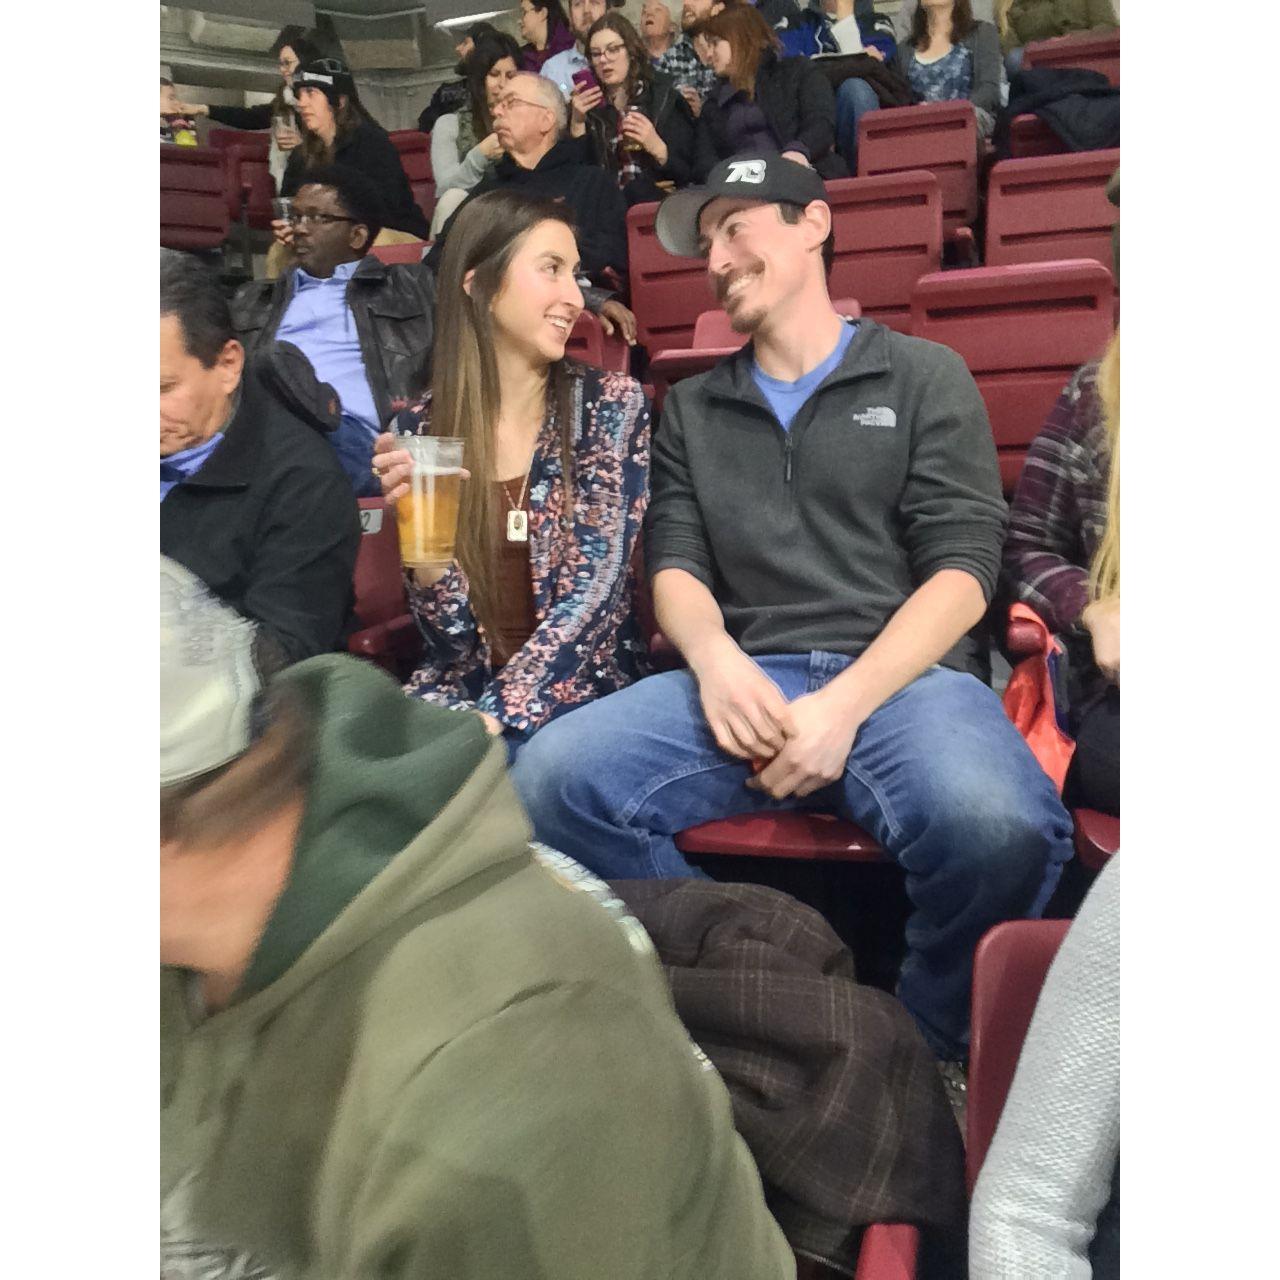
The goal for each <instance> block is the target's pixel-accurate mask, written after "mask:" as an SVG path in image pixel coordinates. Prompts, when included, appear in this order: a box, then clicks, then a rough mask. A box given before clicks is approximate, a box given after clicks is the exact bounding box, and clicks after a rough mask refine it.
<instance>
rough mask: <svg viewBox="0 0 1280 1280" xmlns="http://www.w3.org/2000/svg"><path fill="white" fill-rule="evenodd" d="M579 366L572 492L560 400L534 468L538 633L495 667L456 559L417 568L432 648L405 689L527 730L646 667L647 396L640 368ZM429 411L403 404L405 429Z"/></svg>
mask: <svg viewBox="0 0 1280 1280" xmlns="http://www.w3.org/2000/svg"><path fill="white" fill-rule="evenodd" d="M573 368H574V372H575V375H576V376H575V380H574V403H575V406H576V412H575V418H576V426H575V431H574V438H573V443H574V463H575V466H574V473H575V474H574V478H573V492H572V494H566V489H565V482H564V476H563V474H562V468H561V464H560V449H559V442H558V439H557V435H558V431H557V427H556V423H555V414H554V411H549V412H548V414H547V418H546V420H545V421H544V422H543V425H542V433H541V435H539V437H538V442H537V445H536V447H535V449H534V454H533V465H532V468H531V470H530V472H529V567H530V572H531V574H532V578H533V605H534V616H535V618H536V621H537V626H536V628H535V630H534V632H533V635H532V636H530V637H529V640H528V641H527V642H526V643H525V644H524V645H523V646H522V647H521V648H520V649H518V650H517V651H516V652H515V653H514V654H512V655H511V657H510V658H509V659H508V661H507V662H506V664H505V665H504V666H503V667H502V668H501V670H499V671H497V672H495V671H494V670H493V666H492V663H491V658H490V649H489V641H488V639H487V637H486V636H485V634H484V631H483V629H482V628H481V627H480V626H479V625H478V624H477V622H476V620H475V618H474V616H473V615H472V613H471V608H470V605H469V603H468V596H469V586H468V583H467V576H466V574H465V573H464V572H463V570H462V568H461V566H460V565H459V564H458V562H457V561H456V560H455V561H454V562H453V563H452V564H451V565H450V566H449V569H448V570H447V571H446V573H445V574H444V576H443V577H442V578H441V579H440V580H439V581H438V582H436V583H433V584H432V585H431V586H429V587H425V588H424V587H419V586H418V585H417V584H416V583H415V582H414V581H413V579H412V576H410V577H409V607H410V610H411V611H412V613H413V616H414V618H415V619H416V620H417V623H418V629H419V630H420V631H421V632H422V636H423V640H424V642H425V651H424V655H423V661H422V665H421V666H420V667H419V668H418V669H417V670H416V671H415V672H414V673H413V675H412V676H411V677H410V678H409V680H408V682H407V683H406V684H405V692H406V693H410V694H413V695H415V696H416V697H419V698H422V699H423V700H424V701H428V702H434V703H439V704H441V705H443V706H449V707H457V708H466V709H474V710H479V711H486V712H488V713H489V714H490V715H492V716H494V717H495V718H496V719H498V720H499V721H500V722H501V723H502V724H503V725H504V726H506V727H507V728H509V729H515V730H517V731H520V732H523V733H532V732H533V731H534V730H536V729H540V728H541V727H542V726H543V725H544V724H547V723H548V722H549V721H551V720H553V719H555V717H556V716H558V715H563V714H564V713H565V712H566V711H571V710H572V709H573V708H574V707H576V706H578V705H580V704H581V703H584V702H590V701H592V700H593V699H595V698H603V697H604V696H605V695H606V694H609V693H613V692H614V691H615V690H618V689H621V688H623V687H624V686H626V685H628V684H630V683H631V682H632V681H633V680H635V679H637V678H638V677H639V676H640V675H642V674H644V672H645V670H646V668H645V665H644V664H645V649H644V637H643V635H642V634H641V628H640V626H639V625H638V621H637V616H636V608H635V597H636V573H635V565H634V564H633V562H632V557H633V553H634V552H635V550H636V546H637V542H638V539H639V537H640V528H641V525H642V524H643V523H644V514H645V509H646V508H647V506H648V503H649V403H648V400H647V398H646V396H645V394H644V392H643V391H642V390H641V387H640V384H639V383H638V382H636V380H635V379H634V378H629V377H627V376H626V375H625V374H620V373H605V372H603V371H602V370H599V369H595V368H592V367H590V366H584V365H573ZM429 418H430V401H429V399H428V400H424V401H421V402H419V403H418V404H415V405H411V406H410V407H409V408H407V409H406V410H404V411H403V412H402V413H401V414H400V416H399V419H398V420H397V425H398V429H399V430H400V431H402V432H411V433H414V434H424V433H425V432H426V431H427V429H428V426H427V424H428V421H429Z"/></svg>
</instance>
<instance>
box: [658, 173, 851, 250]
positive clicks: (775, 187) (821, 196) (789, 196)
mask: <svg viewBox="0 0 1280 1280" xmlns="http://www.w3.org/2000/svg"><path fill="white" fill-rule="evenodd" d="M717 196H736V197H738V198H740V199H744V200H759V201H760V202H761V203H763V204H795V205H799V206H800V207H801V208H802V209H803V208H804V207H805V206H806V205H808V204H811V203H812V202H813V201H814V200H825V199H826V198H827V189H826V187H825V186H824V185H823V182H822V179H821V178H820V177H819V176H818V175H817V173H815V172H814V171H813V170H812V169H810V168H809V166H808V165H803V164H797V163H796V162H795V161H794V160H784V159H783V158H782V157H781V156H780V155H776V154H774V155H742V156H731V157H730V158H729V159H728V160H722V161H721V162H720V163H719V164H718V165H716V167H715V168H714V169H712V170H711V172H710V174H708V176H707V183H706V186H703V187H689V188H687V189H686V190H684V191H677V192H675V193H673V194H672V195H669V196H668V197H667V198H666V199H665V200H664V201H663V202H662V203H661V204H660V205H659V206H658V218H657V223H656V228H655V229H656V230H657V233H658V240H659V242H660V243H661V245H662V247H663V248H664V249H665V250H666V251H667V252H668V253H674V254H675V255H676V256H677V257H679V258H702V257H705V256H706V255H705V254H704V253H703V252H702V250H701V248H700V247H699V245H698V218H699V217H700V216H701V214H702V211H703V209H705V208H706V207H707V205H709V204H710V203H711V201H712V200H714V199H715V198H716V197H717Z"/></svg>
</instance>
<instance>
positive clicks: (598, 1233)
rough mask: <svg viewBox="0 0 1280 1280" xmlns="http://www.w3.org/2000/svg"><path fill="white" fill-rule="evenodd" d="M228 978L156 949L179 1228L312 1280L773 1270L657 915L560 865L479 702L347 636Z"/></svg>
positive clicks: (740, 1155) (742, 1278)
mask: <svg viewBox="0 0 1280 1280" xmlns="http://www.w3.org/2000/svg"><path fill="white" fill-rule="evenodd" d="M279 678H280V679H281V680H284V681H287V682H288V683H289V684H290V685H291V686H292V687H293V688H294V689H295V690H296V691H297V692H298V693H299V694H300V695H301V696H302V698H303V700H304V702H305V704H306V705H307V707H308V709H309V710H310V712H311V714H312V716H313V718H314V728H315V733H316V743H317V750H316V768H315V773H314V776H313V780H312V783H311V786H310V790H309V793H308V796H307V802H306V807H305V814H304V817H303V821H302V827H301V829H300V832H299V836H298V840H297V847H296V851H295V860H294V865H293V869H292V871H291V874H290V878H289V881H288V883H287V885H286V887H285V889H284V891H283V893H282V894H281V897H280V899H279V901H278V903H277V905H276V908H275V910H274V912H273V914H272V916H271V919H270V921H269V922H268V925H267V927H266V930H265V932H264V934H263V936H262V939H261V941H260V943H259V946H258V949H257V952H256V954H255V956H254V958H253V960H252V963H251V966H250V969H249V972H248V974H247V975H246V978H245V981H244V983H243V985H242V988H241V990H240V991H239V992H238V993H237V995H236V998H235V999H234V1000H233V1001H232V1002H231V1003H230V1005H229V1006H228V1007H227V1008H226V1009H224V1010H223V1011H221V1012H218V1013H216V1014H214V1015H212V1016H211V1017H208V1018H204V1019H202V1018H200V1016H199V1015H198V1013H197V1012H196V1010H195V1008H194V1004H195V1002H194V1001H193V1000H192V998H191V990H192V982H191V976H190V975H189V974H187V973H185V972H182V971H178V970H173V969H169V970H162V979H161V991H162V997H161V1100H162V1111H161V1148H162V1161H161V1163H162V1195H163V1196H164V1197H166V1199H167V1202H168V1204H169V1205H170V1206H172V1205H173V1204H175V1203H177V1204H180V1205H181V1213H182V1216H183V1222H182V1228H183V1233H184V1235H185V1238H186V1239H188V1240H194V1241H202V1242H205V1243H206V1244H208V1245H211V1246H219V1247H225V1248H228V1249H233V1250H247V1251H250V1252H251V1253H252V1254H253V1255H254V1256H255V1257H256V1258H257V1259H258V1260H259V1261H260V1262H261V1263H262V1264H263V1265H264V1266H265V1267H266V1268H268V1269H269V1270H270V1271H271V1272H272V1274H274V1275H277V1276H280V1277H303V1276H305V1277H309V1278H310V1277H315V1278H323V1280H364V1278H365V1277H368V1278H369V1280H373V1278H374V1277H378V1278H379V1280H397V1278H399V1277H411V1276H412V1277H432V1278H433V1280H478V1278H480V1277H493V1278H494V1280H499V1278H501V1280H579V1278H580V1280H632V1278H634V1280H641V1278H644V1280H678V1278H680V1277H688V1278H689V1280H715V1278H717V1277H723V1280H757V1278H759V1280H766V1278H767V1280H782V1278H790V1277H793V1276H794V1274H795V1264H794V1260H793V1258H792V1255H791V1252H790V1250H789V1248H788V1247H787V1244H786V1241H785V1239H784V1238H783V1236H782V1233H781V1232H780V1230H779V1228H778V1226H777V1224H776V1223H775V1222H774V1220H773V1218H772V1217H771V1216H770V1214H769V1213H768V1211H767V1209H766V1208H765V1203H764V1195H763V1191H762V1188H761V1184H760V1179H759V1175H758V1174H757V1172H756V1168H755V1165H754V1163H753V1161H752V1158H751V1156H750V1153H749V1152H748V1151H747V1149H746V1147H745V1145H744V1144H743V1142H742V1140H741V1138H740V1137H739V1136H738V1135H737V1133H736V1131H735V1130H734V1127H733V1118H732V1114H731V1111H730V1106H729V1097H728V1094H727V1092H726V1090H725V1087H724V1085H723V1083H722V1082H721V1080H720V1078H719V1076H718V1075H717V1074H716V1073H715V1071H714V1070H713V1069H712V1068H711V1066H710V1063H709V1062H707V1060H706V1059H705V1057H703V1055H702V1054H701V1052H700V1051H699V1050H698V1049H697V1048H696V1047H695V1046H694V1045H693V1044H692V1043H691V1042H690V1040H689V1038H688V1036H687V1034H686V1033H685V1031H684V1029H683V1027H682V1026H681V1024H680V1023H679V1021H678V1020H677V1018H676V1015H675V1012H674V1010H673V1007H672V1004H671V999H670V995H669V993H668V989H667V985H666V982H665V979H664V977H663V974H662V971H661V968H660V966H659V965H658V963H657V960H656V957H655V956H654V953H653V950H652V946H651V945H650V944H649V942H648V939H647V938H646V937H645V935H644V934H643V931H642V930H640V928H639V926H638V925H635V924H634V922H631V923H630V927H629V928H628V927H625V926H624V925H623V924H621V923H620V921H619V919H618V918H617V917H616V916H615V915H614V914H613V913H611V911H610V910H609V908H608V907H607V905H605V904H604V903H603V902H602V901H601V900H600V898H599V896H598V895H596V896H593V895H592V894H590V893H585V892H583V891H582V890H581V889H580V888H578V887H577V886H576V885H575V884H574V883H573V882H572V881H571V879H570V878H569V877H567V876H565V875H562V874H557V873H556V872H555V871H553V870H549V869H546V868H544V866H543V865H540V863H539V862H538V861H536V860H535V859H534V858H533V856H532V855H531V852H530V849H529V845H528V840H529V834H530V833H529V827H528V823H527V820H526V818H525V816H524V813H523V811H522V809H521V807H520V804H519V801H518V799H517V797H516V794H515V792H514V790H513V788H512V787H511V784H510V783H509V782H508V780H507V777H506V771H505V755H504V752H503V749H502V746H501V744H500V743H495V742H493V740H492V739H490V738H488V737H487V735H486V734H485V732H484V730H483V728H482V726H481V723H480V721H479V719H478V718H477V717H474V716H469V715H463V714H459V713H457V712H451V711H445V710H440V709H436V708H433V707H429V706H426V705H424V704H422V703H420V702H418V701H416V700H414V699H409V698H406V697H405V696H404V695H403V694H402V693H401V692H400V690H399V688H398V686H396V685H395V683H394V682H393V681H391V680H390V679H389V678H388V677H386V676H384V675H383V674H382V673H380V672H378V671H376V670H375V669H373V668H372V667H370V666H367V665H365V664H362V663H360V662H358V661H357V660H355V659H352V658H347V657H340V656H336V655H326V656H324V657H318V658H313V659H311V660H309V661H307V662H303V663H300V664H299V665H297V666H295V667H293V668H291V669H290V670H289V671H287V672H286V673H285V674H284V675H283V676H281V677H279Z"/></svg>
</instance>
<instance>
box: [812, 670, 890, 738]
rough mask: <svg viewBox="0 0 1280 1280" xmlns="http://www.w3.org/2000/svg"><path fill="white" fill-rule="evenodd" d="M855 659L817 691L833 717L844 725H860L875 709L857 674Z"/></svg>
mask: <svg viewBox="0 0 1280 1280" xmlns="http://www.w3.org/2000/svg"><path fill="white" fill-rule="evenodd" d="M857 668H858V663H857V659H855V660H854V662H853V664H852V665H851V666H848V667H846V668H845V669H844V670H843V671H842V672H841V673H840V674H839V675H838V676H836V678H835V679H834V680H832V681H831V682H830V683H829V684H826V685H824V686H823V687H822V688H821V689H819V690H818V691H817V696H819V697H820V698H821V699H822V700H823V701H824V702H826V703H827V705H828V707H829V708H830V710H831V712H832V714H833V715H835V716H836V717H837V718H838V719H839V720H841V721H842V722H843V723H844V724H846V725H859V724H861V723H862V722H863V721H864V720H865V719H866V718H867V717H868V716H869V715H870V714H871V713H872V712H873V711H874V710H875V709H876V708H875V703H874V702H873V700H872V699H871V698H870V697H869V696H868V693H867V690H866V687H865V685H864V683H863V681H862V679H861V678H860V676H859V673H858V669H857Z"/></svg>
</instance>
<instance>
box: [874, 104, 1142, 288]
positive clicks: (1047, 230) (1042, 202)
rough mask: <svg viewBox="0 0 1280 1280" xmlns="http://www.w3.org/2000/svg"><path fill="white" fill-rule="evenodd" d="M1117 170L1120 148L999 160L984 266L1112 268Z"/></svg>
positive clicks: (990, 200) (989, 198) (989, 203)
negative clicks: (1112, 183) (1093, 262)
mask: <svg viewBox="0 0 1280 1280" xmlns="http://www.w3.org/2000/svg"><path fill="white" fill-rule="evenodd" d="M872 114H877V113H874V112H873V113H872ZM1119 167H1120V151H1119V149H1118V148H1117V149H1115V150H1110V151H1079V152H1074V153H1071V154H1069V155H1059V156H1035V157H1032V158H1030V159H1026V160H1002V161H1001V162H1000V163H999V164H997V165H996V166H995V167H994V168H993V169H992V170H991V179H990V182H989V184H988V187H987V254H986V263H987V266H989V267H999V266H1006V265H1008V264H1010V263H1015V262H1051V261H1057V260H1059V259H1062V258H1095V259H1097V261H1099V262H1101V263H1102V264H1103V266H1106V267H1110V266H1111V263H1112V251H1111V229H1112V227H1114V226H1115V223H1116V219H1117V218H1118V217H1119V216H1120V210H1119V209H1117V208H1116V206H1115V205H1113V204H1112V203H1111V201H1110V200H1108V199H1107V193H1106V187H1107V182H1108V181H1109V180H1110V178H1111V175H1112V174H1113V173H1115V171H1116V170H1117V169H1118V168H1119Z"/></svg>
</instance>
